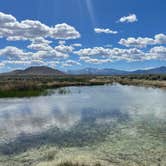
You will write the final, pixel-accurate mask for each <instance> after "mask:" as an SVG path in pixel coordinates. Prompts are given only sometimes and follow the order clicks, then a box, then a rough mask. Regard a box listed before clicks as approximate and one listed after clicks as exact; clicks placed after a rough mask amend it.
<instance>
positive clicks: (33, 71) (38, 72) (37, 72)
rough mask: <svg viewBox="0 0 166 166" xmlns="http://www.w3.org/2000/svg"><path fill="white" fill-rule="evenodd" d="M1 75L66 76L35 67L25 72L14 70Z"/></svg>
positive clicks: (59, 72) (44, 67)
mask: <svg viewBox="0 0 166 166" xmlns="http://www.w3.org/2000/svg"><path fill="white" fill-rule="evenodd" d="M1 75H64V73H63V72H61V71H59V70H56V69H53V68H50V67H46V66H33V67H29V68H27V69H25V70H14V71H11V72H8V73H3V74H1Z"/></svg>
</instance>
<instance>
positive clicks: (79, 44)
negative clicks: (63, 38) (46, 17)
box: [71, 43, 82, 47]
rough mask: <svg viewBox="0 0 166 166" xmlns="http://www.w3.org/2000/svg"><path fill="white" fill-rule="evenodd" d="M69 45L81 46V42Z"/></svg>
mask: <svg viewBox="0 0 166 166" xmlns="http://www.w3.org/2000/svg"><path fill="white" fill-rule="evenodd" d="M71 46H73V47H82V44H81V43H74V44H72V45H71Z"/></svg>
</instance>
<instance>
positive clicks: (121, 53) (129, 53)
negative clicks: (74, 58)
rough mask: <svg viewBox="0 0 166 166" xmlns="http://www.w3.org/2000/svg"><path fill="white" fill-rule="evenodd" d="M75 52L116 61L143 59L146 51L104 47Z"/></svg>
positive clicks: (80, 54)
mask: <svg viewBox="0 0 166 166" xmlns="http://www.w3.org/2000/svg"><path fill="white" fill-rule="evenodd" d="M75 53H76V54H77V55H79V56H82V57H83V56H85V57H88V56H89V57H91V58H92V57H94V58H96V57H99V58H101V57H102V58H106V59H109V61H115V60H126V61H137V60H141V59H142V56H143V55H144V52H143V51H141V50H139V49H137V48H132V49H120V48H104V47H94V48H86V49H81V50H79V51H75ZM81 59H82V58H81ZM83 59H84V58H83ZM85 59H86V58H85ZM99 60H100V59H99ZM86 61H87V60H86Z"/></svg>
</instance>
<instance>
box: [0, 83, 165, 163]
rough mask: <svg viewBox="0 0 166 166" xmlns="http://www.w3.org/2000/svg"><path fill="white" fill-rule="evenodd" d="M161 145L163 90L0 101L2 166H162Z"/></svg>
mask: <svg viewBox="0 0 166 166" xmlns="http://www.w3.org/2000/svg"><path fill="white" fill-rule="evenodd" d="M165 140H166V91H165V90H163V89H157V88H145V87H137V86H122V85H119V84H115V85H105V86H91V87H90V86H88V87H86V86H85V87H68V88H60V89H57V90H54V93H51V96H41V97H32V98H8V99H0V166H1V165H2V166H9V165H13V166H24V165H25V166H27V165H32V166H36V165H37V166H47V165H49V164H50V165H56V164H57V163H61V162H63V161H72V162H76V163H77V162H79V163H85V162H86V163H87V164H88V165H93V164H95V163H98V162H99V163H101V164H102V165H103V166H108V165H117V166H119V165H125V166H131V165H132V166H133V165H136V166H140V165H147V166H149V165H151V166H158V165H166V155H165V154H166V141H165ZM11 155H12V156H11ZM50 156H51V161H48V159H49V160H50ZM9 159H10V160H9ZM36 163H38V164H36Z"/></svg>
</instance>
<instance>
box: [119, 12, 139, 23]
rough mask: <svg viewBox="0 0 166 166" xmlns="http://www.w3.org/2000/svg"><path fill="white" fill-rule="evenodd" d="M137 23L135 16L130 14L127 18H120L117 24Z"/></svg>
mask: <svg viewBox="0 0 166 166" xmlns="http://www.w3.org/2000/svg"><path fill="white" fill-rule="evenodd" d="M136 21H138V19H137V16H136V15H135V14H130V15H129V16H123V17H121V18H120V20H119V22H122V23H123V22H127V23H133V22H136Z"/></svg>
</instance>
